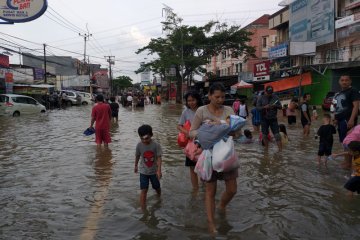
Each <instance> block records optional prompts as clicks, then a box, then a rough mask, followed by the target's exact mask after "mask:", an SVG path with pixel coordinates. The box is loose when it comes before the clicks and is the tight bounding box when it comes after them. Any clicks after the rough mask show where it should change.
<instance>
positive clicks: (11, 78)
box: [5, 73, 14, 83]
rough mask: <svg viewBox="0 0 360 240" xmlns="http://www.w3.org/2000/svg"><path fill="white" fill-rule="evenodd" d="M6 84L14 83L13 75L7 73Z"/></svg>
mask: <svg viewBox="0 0 360 240" xmlns="http://www.w3.org/2000/svg"><path fill="white" fill-rule="evenodd" d="M5 82H6V83H13V82H14V77H13V74H12V73H5Z"/></svg>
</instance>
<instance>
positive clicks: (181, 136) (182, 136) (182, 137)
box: [177, 120, 191, 148]
mask: <svg viewBox="0 0 360 240" xmlns="http://www.w3.org/2000/svg"><path fill="white" fill-rule="evenodd" d="M183 128H185V129H186V130H187V131H190V128H191V122H190V121H189V120H187V121H186V122H185V124H184V125H183ZM188 141H189V139H188V138H187V137H186V135H185V134H184V133H182V132H179V134H178V138H177V142H178V145H179V147H181V148H184V147H186V144H187V143H188Z"/></svg>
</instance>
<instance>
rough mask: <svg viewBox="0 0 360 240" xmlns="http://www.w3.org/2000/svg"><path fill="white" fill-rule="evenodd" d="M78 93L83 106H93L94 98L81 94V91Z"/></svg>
mask: <svg viewBox="0 0 360 240" xmlns="http://www.w3.org/2000/svg"><path fill="white" fill-rule="evenodd" d="M77 93H78V94H79V95H80V96H81V104H82V105H88V104H93V103H94V102H95V101H94V98H93V96H92V95H91V94H90V93H88V92H79V91H78V92H77Z"/></svg>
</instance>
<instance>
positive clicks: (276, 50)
mask: <svg viewBox="0 0 360 240" xmlns="http://www.w3.org/2000/svg"><path fill="white" fill-rule="evenodd" d="M287 52H288V44H287V43H282V44H279V45H277V46H275V47H271V48H270V49H269V58H270V59H275V58H280V57H286V56H287Z"/></svg>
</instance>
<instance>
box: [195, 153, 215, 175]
mask: <svg viewBox="0 0 360 240" xmlns="http://www.w3.org/2000/svg"><path fill="white" fill-rule="evenodd" d="M211 162H212V152H211V151H210V150H204V151H202V153H201V154H200V156H199V159H198V161H197V162H196V165H195V169H194V171H195V172H196V173H197V175H198V176H199V177H200V178H201V179H202V180H204V181H209V180H210V179H211V175H212V172H213V168H212V163H211Z"/></svg>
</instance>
